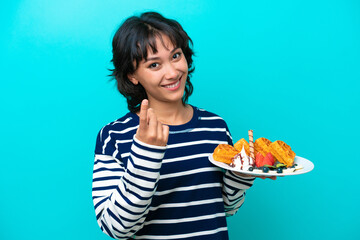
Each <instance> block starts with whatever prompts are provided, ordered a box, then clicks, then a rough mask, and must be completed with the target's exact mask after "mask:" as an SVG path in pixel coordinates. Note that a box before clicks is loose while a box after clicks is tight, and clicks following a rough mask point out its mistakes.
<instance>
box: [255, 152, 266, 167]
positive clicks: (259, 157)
mask: <svg viewBox="0 0 360 240" xmlns="http://www.w3.org/2000/svg"><path fill="white" fill-rule="evenodd" d="M264 160H265V158H264V156H263V155H262V154H261V153H260V152H258V153H257V154H256V156H255V165H256V167H262V166H264V164H265V163H264Z"/></svg>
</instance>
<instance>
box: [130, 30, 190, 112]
mask: <svg viewBox="0 0 360 240" xmlns="http://www.w3.org/2000/svg"><path fill="white" fill-rule="evenodd" d="M162 40H163V41H161V40H160V39H156V47H157V50H158V52H157V53H153V52H152V51H151V50H148V56H147V60H145V59H143V60H142V61H141V62H140V63H139V66H138V68H137V69H136V71H135V73H134V74H132V75H129V79H130V81H131V82H132V83H133V84H139V83H140V84H141V85H142V86H143V87H144V88H145V91H146V93H147V96H148V98H149V103H150V104H151V105H155V104H157V103H160V102H163V103H165V102H172V103H174V102H178V101H180V102H182V97H183V94H184V90H185V83H186V79H187V75H188V65H187V61H186V58H185V56H184V54H183V52H182V50H181V48H175V47H174V46H173V44H172V43H171V41H170V39H169V38H168V37H167V36H165V35H162Z"/></svg>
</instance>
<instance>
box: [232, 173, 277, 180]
mask: <svg viewBox="0 0 360 240" xmlns="http://www.w3.org/2000/svg"><path fill="white" fill-rule="evenodd" d="M234 174H236V175H238V176H240V177H254V178H261V179H267V178H270V179H271V180H276V176H269V177H267V176H255V175H249V174H242V173H238V172H234Z"/></svg>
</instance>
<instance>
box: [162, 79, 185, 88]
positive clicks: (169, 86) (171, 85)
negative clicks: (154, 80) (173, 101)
mask: <svg viewBox="0 0 360 240" xmlns="http://www.w3.org/2000/svg"><path fill="white" fill-rule="evenodd" d="M180 80H181V78H180V79H179V80H177V81H176V82H175V83H172V84H168V85H164V86H163V87H164V88H166V89H168V90H176V89H178V88H179V87H180Z"/></svg>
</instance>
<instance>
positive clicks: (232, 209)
mask: <svg viewBox="0 0 360 240" xmlns="http://www.w3.org/2000/svg"><path fill="white" fill-rule="evenodd" d="M226 135H227V142H228V144H230V145H233V141H232V137H231V134H230V131H229V129H228V127H227V126H226ZM254 180H255V178H254V177H244V176H239V175H236V174H235V173H233V172H232V171H225V173H224V177H223V187H222V195H223V199H224V208H225V213H226V216H232V215H234V214H235V213H236V212H237V211H238V210H239V208H240V207H241V205H242V204H243V203H244V201H245V195H246V190H247V189H249V188H250V187H251V186H252V185H253V183H254Z"/></svg>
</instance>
